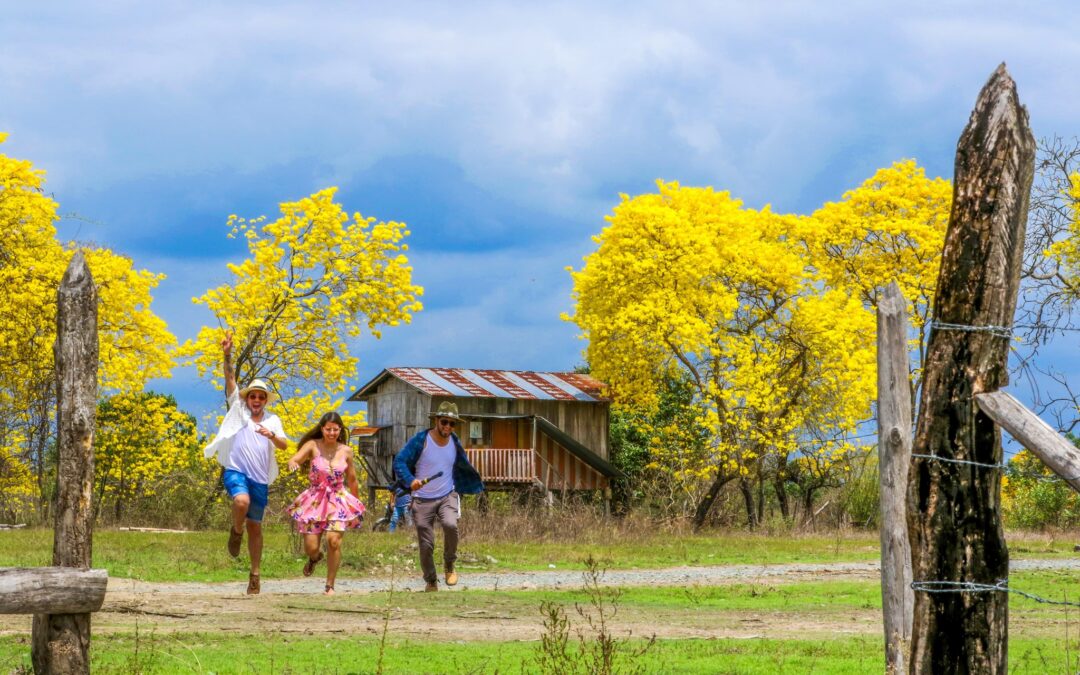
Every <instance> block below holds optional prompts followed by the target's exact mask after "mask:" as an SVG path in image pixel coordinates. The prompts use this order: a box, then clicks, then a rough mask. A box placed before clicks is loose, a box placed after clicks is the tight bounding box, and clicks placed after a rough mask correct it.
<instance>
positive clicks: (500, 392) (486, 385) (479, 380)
mask: <svg viewBox="0 0 1080 675" xmlns="http://www.w3.org/2000/svg"><path fill="white" fill-rule="evenodd" d="M458 372H459V373H460V374H461V376H462V377H464V378H465V379H466V380H468V381H469V382H472V383H473V384H475V385H476V386H478V387H481V388H483V389H485V390H487V391H488V392H490V393H491V394H494V395H495V398H517V397H516V396H514V395H513V394H511V393H510V392H508V391H506V390H505V389H503V388H502V387H500V386H499V385H498V384H497V383H496V382H494V381H493V380H490V379H487V380H485V379H484V377H483V376H482V375H480V374H478V373H474V372H473V371H471V370H464V369H462V370H460V371H458Z"/></svg>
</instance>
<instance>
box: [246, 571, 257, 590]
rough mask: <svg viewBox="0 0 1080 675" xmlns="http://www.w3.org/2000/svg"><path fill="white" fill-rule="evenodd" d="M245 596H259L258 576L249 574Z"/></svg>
mask: <svg viewBox="0 0 1080 675" xmlns="http://www.w3.org/2000/svg"><path fill="white" fill-rule="evenodd" d="M247 594H248V595H258V594H259V575H258V574H249V575H248V587H247Z"/></svg>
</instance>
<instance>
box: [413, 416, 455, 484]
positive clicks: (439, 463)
mask: <svg viewBox="0 0 1080 675" xmlns="http://www.w3.org/2000/svg"><path fill="white" fill-rule="evenodd" d="M432 436H433V434H432V433H431V432H430V431H429V432H428V435H427V440H426V441H425V442H424V451H423V452H421V453H420V459H418V460H416V477H417V478H419V479H420V480H424V479H425V478H428V477H429V476H434V475H435V474H437V473H439V472H440V471H442V475H441V476H439V477H438V478H436V479H435V480H433V481H431V482H430V483H428V484H427V485H425V486H423V487H422V488H420V489H419V490H417V491H416V492H414V493H413V496H414V497H422V498H424V499H438V498H439V497H445V496H446V495H448V494H450V493H451V492H453V491H454V460H455V459H456V458H457V448H456V447H455V446H454V439H453V438H450V439H449V440H447V441H446V445H439V444H438V443H436V442H435V439H434V438H433V437H432Z"/></svg>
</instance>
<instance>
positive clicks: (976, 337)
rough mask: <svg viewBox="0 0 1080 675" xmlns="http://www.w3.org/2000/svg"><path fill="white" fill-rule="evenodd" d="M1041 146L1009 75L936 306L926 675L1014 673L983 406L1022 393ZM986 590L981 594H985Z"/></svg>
mask: <svg viewBox="0 0 1080 675" xmlns="http://www.w3.org/2000/svg"><path fill="white" fill-rule="evenodd" d="M1034 157H1035V140H1034V138H1033V137H1032V135H1031V130H1030V129H1029V128H1028V116H1027V111H1026V110H1025V109H1024V108H1023V107H1022V106H1021V105H1020V100H1019V98H1018V96H1017V94H1016V85H1015V83H1014V82H1013V80H1012V78H1011V77H1009V74H1008V72H1007V71H1006V70H1005V66H1004V64H1002V65H1001V66H999V67H998V69H997V70H996V71H995V72H994V74H993V75H992V76H991V77H990V80H989V82H987V83H986V86H985V87H983V90H982V91H981V92H980V93H979V97H978V100H977V101H976V103H975V109H974V110H973V111H972V114H971V119H970V120H969V121H968V125H967V127H966V128H965V129H964V132H963V134H962V135H961V136H960V141H959V142H958V144H957V150H956V175H955V183H954V185H953V205H952V213H951V215H950V217H949V229H948V232H947V234H946V237H945V248H944V250H943V252H942V260H941V273H940V276H939V279H938V286H937V291H936V294H935V298H934V326H933V329H932V332H931V334H930V342H929V345H928V349H927V358H926V367H925V371H924V378H923V389H922V398H921V402H920V406H919V419H918V423H917V424H916V429H915V443H914V447H913V455H914V456H915V457H916V461H915V462H914V463H913V465H912V470H911V474H910V479H909V498H908V517H909V521H908V522H909V533H910V535H911V546H912V562H913V575H914V579H915V582H914V586H915V591H916V592H915V612H914V625H913V630H912V641H911V655H910V669H911V672H913V673H935V674H937V673H1005V672H1006V670H1007V655H1008V650H1007V640H1008V596H1007V594H1006V593H1005V592H1001V591H995V590H989V591H988V590H985V589H982V587H972V586H969V585H968V584H986V585H989V586H994V585H997V584H999V583H1001V582H1003V581H1005V580H1007V579H1008V572H1009V555H1008V549H1007V548H1006V545H1005V538H1004V533H1003V531H1002V527H1001V519H1000V514H999V509H1000V487H1001V469H1000V465H1001V462H1002V454H1001V432H1000V430H999V429H998V427H997V425H995V424H994V422H993V420H991V419H990V418H989V417H987V416H986V415H985V414H984V413H983V412H982V411H980V410H979V408H978V406H977V405H976V403H975V395H976V394H980V393H984V392H990V391H995V390H997V389H999V388H1001V387H1002V386H1004V385H1005V384H1007V382H1008V370H1007V359H1008V352H1009V335H1010V332H1009V331H1010V329H1011V326H1012V320H1013V313H1014V311H1015V309H1016V295H1017V289H1018V287H1019V283H1020V265H1021V257H1022V255H1023V249H1024V221H1025V219H1026V217H1027V206H1028V191H1029V189H1030V187H1031V180H1032V175H1033V171H1034ZM980 589H981V590H980Z"/></svg>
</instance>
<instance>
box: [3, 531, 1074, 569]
mask: <svg viewBox="0 0 1080 675" xmlns="http://www.w3.org/2000/svg"><path fill="white" fill-rule="evenodd" d="M527 530H528V528H527V527H526V526H523V527H521V528H514V527H512V526H509V525H502V526H500V527H499V528H498V530H497V531H488V530H485V528H483V527H480V526H470V525H469V524H467V523H463V524H462V543H461V547H460V549H459V556H460V564H461V566H462V567H463V568H464V569H473V570H489V571H530V570H543V569H551V566H552V565H555V568H556V569H571V570H576V569H583V562H582V561H583V560H584V559H585V557H586V556H587V555H588V554H590V553H591V554H592V555H593V556H594V557H595V558H597V559H600V560H603V561H605V564H606V566H607V567H608V568H609V569H633V568H661V567H677V566H683V565H690V566H694V565H736V564H760V563H765V562H767V563H771V564H780V563H796V562H801V563H823V562H845V561H862V560H876V559H877V558H878V537H877V534H876V533H874V532H862V531H850V532H842V533H839V534H828V535H814V534H791V533H787V534H783V535H779V536H777V535H769V534H752V533H745V532H739V531H734V532H707V533H703V534H693V533H690V532H679V531H674V532H672V531H666V532H661V531H652V530H649V529H646V528H635V527H633V526H632V525H621V526H620V525H611V524H607V525H603V526H597V527H593V528H588V529H587V528H585V527H576V526H574V525H573V524H569V525H567V526H566V527H565V528H559V529H555V530H554V531H551V532H539V533H537V532H529V531H527ZM514 532H519V533H520V536H519V537H515V535H514V534H513V533H514ZM567 533H572V534H567ZM52 536H53V535H52V530H48V529H24V530H6V531H0V567H40V566H44V565H48V564H50V562H51V559H52ZM226 538H227V536H226V535H225V533H223V532H216V531H213V532H189V533H183V534H171V533H147V532H128V531H117V530H99V531H96V532H95V533H94V545H93V553H94V565H93V566H94V567H98V568H104V569H107V570H108V571H109V575H110V576H114V577H125V578H134V579H140V580H144V581H208V582H212V581H229V580H235V579H237V578H239V577H238V575H239V576H243V575H244V574H245V573H246V570H247V563H246V553H245V554H242V555H241V558H240V560H239V561H236V560H233V559H231V558H230V557H229V556H228V555H225V553H224V551H225V540H226ZM1009 541H1010V551H1011V553H1012V557H1013V559H1023V558H1041V559H1052V558H1067V557H1073V556H1075V555H1076V554H1075V553H1073V550H1072V548H1073V544H1074V541H1073V540H1071V539H1067V538H1060V537H1059V538H1054V537H1049V536H1046V535H1032V534H1021V533H1011V534H1010V535H1009ZM414 545H415V536H414V535H413V534H412V532H396V533H394V534H388V533H371V532H357V533H350V534H348V535H346V537H345V542H344V545H343V558H342V569H341V573H340V576H341V577H342V578H346V579H347V578H350V577H366V576H370V575H372V574H380V573H382V572H385V571H386V570H388V569H389V567H390V566H392V565H409V564H410V563H413V561H414V559H415V548H414ZM302 561H303V554H302V553H301V548H300V541H299V538H298V537H297V536H296V535H295V534H292V533H291V532H290V531H289V530H288V528H287V527H286V526H285V525H281V524H268V525H267V526H266V533H265V546H264V551H263V563H262V566H263V570H262V573H263V576H264V577H265V578H268V579H272V578H286V577H294V576H298V575H299V567H300V564H302ZM298 563H300V564H298Z"/></svg>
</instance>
